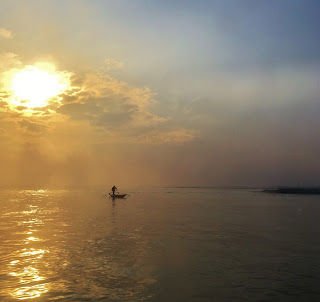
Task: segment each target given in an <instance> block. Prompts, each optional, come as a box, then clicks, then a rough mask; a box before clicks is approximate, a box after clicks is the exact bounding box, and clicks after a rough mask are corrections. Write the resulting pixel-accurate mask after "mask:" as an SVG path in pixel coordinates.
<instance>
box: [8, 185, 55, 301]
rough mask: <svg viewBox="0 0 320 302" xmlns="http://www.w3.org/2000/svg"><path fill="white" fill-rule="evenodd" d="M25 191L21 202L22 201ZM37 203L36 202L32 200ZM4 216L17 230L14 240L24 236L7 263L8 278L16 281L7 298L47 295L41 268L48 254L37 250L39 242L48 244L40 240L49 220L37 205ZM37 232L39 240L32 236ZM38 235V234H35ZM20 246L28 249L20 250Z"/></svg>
mask: <svg viewBox="0 0 320 302" xmlns="http://www.w3.org/2000/svg"><path fill="white" fill-rule="evenodd" d="M25 193H26V192H25V191H24V192H23V194H22V196H21V197H22V198H23V197H25ZM27 193H28V194H27V195H29V196H36V197H37V198H38V197H39V198H41V197H45V196H44V195H45V194H46V191H45V190H37V191H32V192H27ZM32 200H34V201H35V202H37V201H38V200H37V199H32ZM6 215H7V216H10V217H14V221H15V222H16V226H17V229H16V231H15V232H13V234H14V236H21V235H25V238H24V239H23V238H21V239H19V241H20V247H21V248H20V249H19V250H16V252H14V253H12V254H11V257H10V258H11V259H9V262H8V271H7V274H8V275H9V276H11V277H13V278H16V286H15V287H14V288H10V290H9V292H8V293H9V294H10V295H11V296H12V297H13V298H15V299H17V300H27V299H35V298H37V297H40V296H41V295H42V294H44V293H46V292H48V291H49V288H50V283H49V282H48V281H46V280H47V276H46V273H45V271H44V270H43V268H44V267H45V265H46V263H45V262H44V261H43V257H44V255H45V254H47V253H49V250H48V249H47V248H46V246H39V242H44V241H47V239H44V238H41V230H42V228H43V227H44V225H45V222H46V221H47V220H48V219H47V217H46V216H44V212H43V210H42V208H41V207H39V205H36V204H34V203H33V202H32V204H28V205H25V208H24V209H23V210H20V211H12V212H10V213H6ZM35 232H37V234H39V235H38V236H35V235H34V233H35ZM38 232H39V233H38ZM22 244H25V245H27V247H26V248H22V247H23V246H22Z"/></svg>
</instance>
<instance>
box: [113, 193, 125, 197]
mask: <svg viewBox="0 0 320 302" xmlns="http://www.w3.org/2000/svg"><path fill="white" fill-rule="evenodd" d="M109 195H110V197H112V198H124V197H126V196H127V194H112V193H109Z"/></svg>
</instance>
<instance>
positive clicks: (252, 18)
mask: <svg viewBox="0 0 320 302" xmlns="http://www.w3.org/2000/svg"><path fill="white" fill-rule="evenodd" d="M319 28H320V3H319V1H317V0H314V1H311V0H304V1H302V0H300V1H297V0H265V1H263V0H261V1H258V0H241V1H239V0H233V1H232V0H216V1H214V0H210V1H209V0H208V1H191V0H190V1H189V0H185V1H175V0H173V1H172V0H171V1H155V0H144V1H142V0H141V1H140V0H135V1H133V0H126V1H124V0H117V1H102V0H101V1H97V0H90V1H89V0H87V1H83V0H74V1H72V0H69V1H62V0H61V1H60V0H55V1H53V0H52V1H49V0H48V1H43V0H42V1H15V0H2V1H1V2H0V146H1V148H0V166H1V172H2V173H1V175H0V185H39V186H46V185H61V184H66V185H69V184H71V185H77V184H79V185H83V184H106V185H113V184H116V185H118V186H119V187H122V188H123V187H125V186H128V185H136V184H141V185H145V184H146V185H150V184H151V185H203V186H269V185H296V184H308V185H315V184H320V159H319V154H320V142H319V138H320V135H319V130H320V118H319V114H320V68H319V67H320V37H319ZM19 79H20V80H19ZM50 81H51V82H50ZM50 83H51V84H50ZM33 85H34V86H33ZM50 85H51V86H50ZM54 85H56V86H54ZM57 85H58V86H57ZM55 89H57V90H55ZM51 92H52V93H51ZM46 93H47V94H46ZM50 93H51V94H50ZM48 96H49V98H48Z"/></svg>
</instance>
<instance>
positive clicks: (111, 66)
mask: <svg viewBox="0 0 320 302" xmlns="http://www.w3.org/2000/svg"><path fill="white" fill-rule="evenodd" d="M104 64H105V68H106V70H107V71H110V70H116V69H122V68H123V67H124V63H123V62H121V61H119V60H116V59H110V58H109V59H105V60H104Z"/></svg>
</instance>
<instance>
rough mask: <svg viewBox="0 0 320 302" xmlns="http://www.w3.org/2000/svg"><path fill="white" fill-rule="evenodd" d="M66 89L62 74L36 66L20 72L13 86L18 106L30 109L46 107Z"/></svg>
mask: <svg viewBox="0 0 320 302" xmlns="http://www.w3.org/2000/svg"><path fill="white" fill-rule="evenodd" d="M66 88H67V83H66V81H65V79H64V78H63V77H62V76H61V75H60V74H58V73H55V72H48V71H45V70H40V69H38V68H37V67H34V66H29V67H27V68H26V69H24V70H22V71H20V72H18V73H17V74H16V75H15V76H14V78H13V80H12V86H11V90H12V91H13V93H14V97H16V98H17V99H18V104H19V105H23V106H26V107H30V108H34V107H43V106H46V105H47V102H46V101H47V100H48V99H49V98H51V97H54V96H56V95H58V94H60V93H61V92H62V91H64V90H65V89H66Z"/></svg>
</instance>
